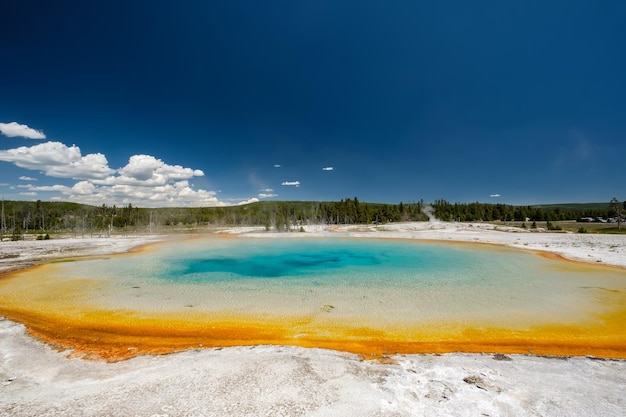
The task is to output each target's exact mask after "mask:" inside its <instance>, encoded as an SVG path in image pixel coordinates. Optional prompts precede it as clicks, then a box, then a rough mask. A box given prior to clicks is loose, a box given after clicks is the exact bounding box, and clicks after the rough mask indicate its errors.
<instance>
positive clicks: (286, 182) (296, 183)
mask: <svg viewBox="0 0 626 417" xmlns="http://www.w3.org/2000/svg"><path fill="white" fill-rule="evenodd" d="M281 185H290V186H295V187H299V186H300V181H283V183H282V184H281Z"/></svg>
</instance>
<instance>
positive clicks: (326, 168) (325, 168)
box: [322, 167, 335, 171]
mask: <svg viewBox="0 0 626 417" xmlns="http://www.w3.org/2000/svg"><path fill="white" fill-rule="evenodd" d="M334 169H335V167H324V168H322V171H332V170H334Z"/></svg>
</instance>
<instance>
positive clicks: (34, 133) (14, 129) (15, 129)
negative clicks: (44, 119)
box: [0, 122, 46, 139]
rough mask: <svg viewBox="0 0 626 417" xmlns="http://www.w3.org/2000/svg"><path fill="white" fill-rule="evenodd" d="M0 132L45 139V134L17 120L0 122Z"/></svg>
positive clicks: (12, 136) (9, 135)
mask: <svg viewBox="0 0 626 417" xmlns="http://www.w3.org/2000/svg"><path fill="white" fill-rule="evenodd" d="M0 133H2V134H3V135H4V136H7V137H10V138H15V137H22V138H27V139H45V138H46V135H44V133H43V132H42V131H40V130H35V129H33V128H31V127H28V126H27V125H21V124H19V123H17V122H10V123H0Z"/></svg>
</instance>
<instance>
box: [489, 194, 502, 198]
mask: <svg viewBox="0 0 626 417" xmlns="http://www.w3.org/2000/svg"><path fill="white" fill-rule="evenodd" d="M489 197H492V198H498V197H500V194H489Z"/></svg>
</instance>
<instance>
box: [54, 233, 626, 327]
mask: <svg viewBox="0 0 626 417" xmlns="http://www.w3.org/2000/svg"><path fill="white" fill-rule="evenodd" d="M53 267H54V268H51V270H50V271H49V272H48V273H47V274H48V275H47V276H49V277H51V278H52V277H55V276H57V277H59V278H63V279H73V278H88V279H94V280H101V281H102V282H103V283H104V284H105V285H104V286H103V287H102V288H103V289H102V290H101V291H99V292H97V293H94V294H91V295H90V296H89V297H90V298H89V299H87V300H84V302H87V303H89V304H90V305H93V306H98V305H99V306H104V307H105V308H111V309H124V310H129V309H130V310H142V311H155V310H156V311H181V312H183V313H181V314H184V312H190V311H207V312H211V311H232V312H239V313H245V314H251V315H257V314H258V315H267V314H273V315H278V316H280V315H290V314H305V315H310V314H316V313H315V312H319V311H320V307H321V306H324V305H332V306H333V307H334V309H333V310H332V314H333V315H335V316H342V315H343V316H344V317H359V318H367V317H369V318H376V319H377V320H388V321H390V322H393V321H397V320H400V319H402V320H411V321H417V322H420V321H421V320H428V319H447V318H455V319H459V318H462V319H467V320H470V319H476V320H490V321H494V322H496V321H502V322H503V321H507V320H508V321H509V322H512V321H516V320H525V321H527V322H539V321H541V320H545V317H557V316H558V317H561V318H562V319H564V320H571V321H576V320H579V319H581V318H582V317H585V316H586V315H587V314H588V311H591V310H589V309H590V308H591V305H592V304H593V302H592V301H593V300H592V297H591V296H592V295H593V293H592V291H593V290H591V289H592V288H600V287H601V288H608V289H613V290H618V291H621V290H623V289H624V286H625V285H624V283H625V282H626V279H625V274H624V272H623V271H614V272H610V271H609V272H607V271H605V270H602V271H600V270H598V269H593V268H592V267H584V268H583V267H581V266H580V265H578V264H571V263H566V262H559V261H554V260H549V259H546V258H543V257H540V256H537V255H536V254H534V253H532V252H527V251H521V250H514V249H509V248H503V247H494V246H487V245H479V244H465V245H455V244H439V243H424V242H418V241H411V240H398V239H389V240H384V239H327V238H294V237H285V238H270V239H263V238H216V237H208V238H199V239H193V240H188V241H182V242H180V241H179V242H171V243H165V244H161V245H156V246H154V247H153V248H152V250H151V251H149V252H147V253H141V254H136V255H135V254H134V255H130V256H121V257H110V258H107V259H92V260H86V261H81V262H71V263H62V264H55V265H53ZM590 268H591V269H590ZM590 271H591V272H590ZM593 308H596V309H597V306H596V307H593Z"/></svg>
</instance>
